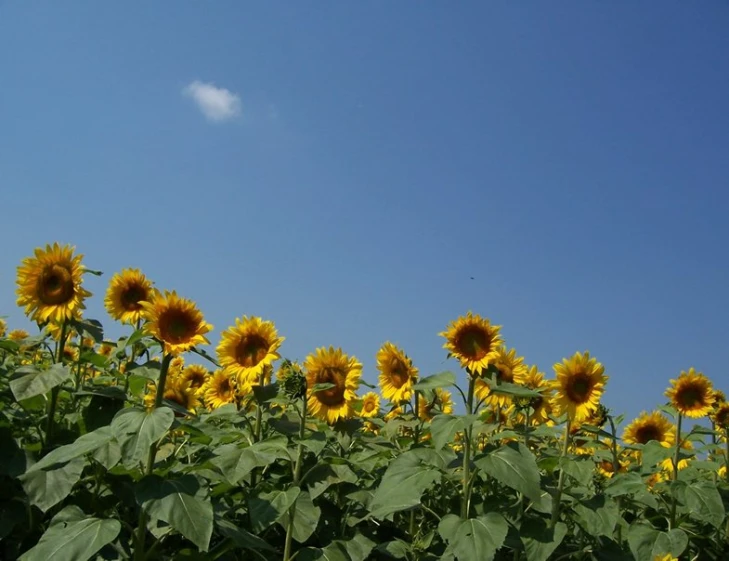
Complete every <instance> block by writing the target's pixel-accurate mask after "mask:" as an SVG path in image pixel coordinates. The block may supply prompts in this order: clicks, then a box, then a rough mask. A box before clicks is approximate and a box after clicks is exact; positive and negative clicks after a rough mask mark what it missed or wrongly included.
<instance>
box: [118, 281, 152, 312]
mask: <svg viewBox="0 0 729 561" xmlns="http://www.w3.org/2000/svg"><path fill="white" fill-rule="evenodd" d="M146 298H147V291H146V290H145V289H144V288H143V287H141V286H130V287H128V288H127V289H126V290H125V291H124V292H122V294H121V303H122V306H123V307H124V309H125V310H127V311H132V312H138V311H139V310H141V309H142V306H141V304H140V302H141V301H142V300H145V299H146Z"/></svg>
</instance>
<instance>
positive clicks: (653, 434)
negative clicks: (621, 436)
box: [635, 425, 663, 444]
mask: <svg viewBox="0 0 729 561" xmlns="http://www.w3.org/2000/svg"><path fill="white" fill-rule="evenodd" d="M635 439H636V440H637V441H638V442H639V443H640V444H647V443H648V442H650V441H651V440H657V441H658V442H660V441H661V440H663V434H662V432H661V431H660V430H658V427H656V426H654V425H646V426H643V427H640V428H639V429H638V430H637V431H636V434H635Z"/></svg>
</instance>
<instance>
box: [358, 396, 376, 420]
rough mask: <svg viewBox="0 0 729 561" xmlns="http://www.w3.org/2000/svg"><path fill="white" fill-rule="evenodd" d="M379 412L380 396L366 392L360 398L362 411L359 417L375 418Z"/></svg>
mask: <svg viewBox="0 0 729 561" xmlns="http://www.w3.org/2000/svg"><path fill="white" fill-rule="evenodd" d="M379 412H380V396H379V395H377V394H376V393H375V392H368V393H366V394H364V395H363V396H362V410H361V411H360V412H359V416H360V417H365V418H366V417H377V415H378V414H379Z"/></svg>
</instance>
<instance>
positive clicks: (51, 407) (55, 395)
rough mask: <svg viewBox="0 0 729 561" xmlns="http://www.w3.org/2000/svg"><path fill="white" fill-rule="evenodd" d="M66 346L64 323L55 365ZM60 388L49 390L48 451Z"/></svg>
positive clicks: (60, 359) (51, 439)
mask: <svg viewBox="0 0 729 561" xmlns="http://www.w3.org/2000/svg"><path fill="white" fill-rule="evenodd" d="M65 344H66V321H65V320H64V321H63V323H62V324H61V338H60V339H59V340H58V346H57V347H56V364H61V363H62V362H63V347H64V345H65ZM60 390H61V388H60V387H58V386H56V387H55V388H53V389H51V400H50V403H49V404H48V419H46V446H45V447H46V450H50V449H51V446H52V444H53V432H54V430H55V428H56V406H57V404H58V394H59V392H60Z"/></svg>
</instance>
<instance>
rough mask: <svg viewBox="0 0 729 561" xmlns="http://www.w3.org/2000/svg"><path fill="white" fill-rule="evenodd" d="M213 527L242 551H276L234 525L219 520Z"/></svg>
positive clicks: (263, 541)
mask: <svg viewBox="0 0 729 561" xmlns="http://www.w3.org/2000/svg"><path fill="white" fill-rule="evenodd" d="M215 526H216V527H217V528H218V530H219V531H220V533H221V534H222V535H224V536H225V537H226V538H230V539H231V540H233V542H235V545H237V546H238V547H241V548H243V549H256V550H262V551H276V549H275V548H274V547H272V546H271V545H269V544H268V542H267V541H265V540H262V539H261V538H259V537H258V536H256V535H254V534H251V533H250V532H249V531H248V530H244V529H243V528H238V526H236V525H235V524H233V523H232V522H230V521H229V520H226V519H225V518H221V519H219V520H216V521H215Z"/></svg>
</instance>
